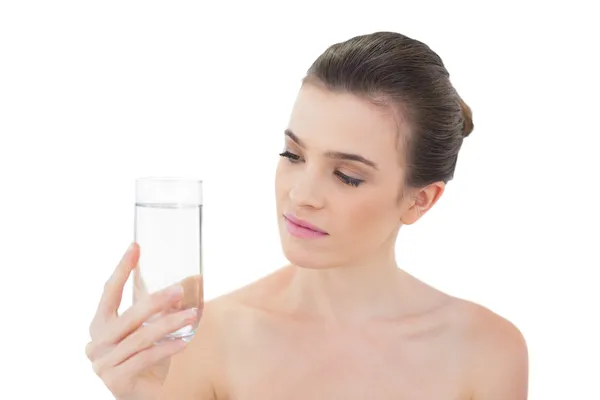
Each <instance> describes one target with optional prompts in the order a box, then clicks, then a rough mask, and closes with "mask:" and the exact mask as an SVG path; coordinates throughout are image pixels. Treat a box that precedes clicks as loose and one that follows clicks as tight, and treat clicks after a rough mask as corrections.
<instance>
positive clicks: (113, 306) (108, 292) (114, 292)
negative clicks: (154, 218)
mask: <svg viewBox="0 0 600 400" xmlns="http://www.w3.org/2000/svg"><path fill="white" fill-rule="evenodd" d="M139 250H140V248H139V246H138V245H137V244H136V243H132V244H131V246H129V248H128V249H127V251H126V252H125V254H124V255H123V257H122V258H121V261H120V262H119V264H118V265H117V267H116V268H115V270H114V271H113V273H112V275H111V276H110V278H109V279H108V280H107V281H106V283H105V284H104V291H103V292H102V297H101V298H100V302H99V303H98V310H97V311H96V317H97V318H99V319H103V320H107V319H109V318H110V317H114V316H115V315H116V314H117V311H118V309H119V305H120V304H121V298H122V296H123V288H124V286H125V283H126V282H127V279H128V278H129V275H130V274H131V270H132V269H133V268H134V267H135V266H136V264H137V263H138V261H139V257H140V251H139ZM96 317H95V318H96Z"/></svg>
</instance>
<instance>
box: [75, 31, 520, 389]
mask: <svg viewBox="0 0 600 400" xmlns="http://www.w3.org/2000/svg"><path fill="white" fill-rule="evenodd" d="M472 129H473V122H472V119H471V111H470V109H469V107H468V106H467V105H466V104H465V103H464V102H463V101H462V99H461V98H460V97H459V95H458V94H457V92H456V91H455V89H454V88H453V86H452V84H451V83H450V80H449V74H448V72H447V71H446V69H445V67H444V65H443V63H442V60H441V59H440V57H439V56H438V55H437V54H436V53H435V52H433V51H432V50H431V49H430V48H429V47H428V46H426V45H425V44H423V43H421V42H419V41H416V40H413V39H411V38H408V37H406V36H403V35H401V34H398V33H390V32H378V33H373V34H370V35H363V36H358V37H354V38H352V39H350V40H348V41H346V42H343V43H338V44H335V45H333V46H331V47H330V48H328V49H327V50H326V51H325V52H324V53H323V54H322V55H321V56H320V57H319V58H318V59H317V60H316V61H315V62H314V63H313V65H312V66H311V67H310V69H309V70H308V74H307V76H306V77H305V79H304V81H303V85H302V87H301V89H300V91H299V93H298V97H297V100H296V102H295V104H294V107H293V110H292V113H291V117H290V121H289V125H288V127H287V129H286V130H285V132H284V138H283V139H284V141H285V146H284V149H283V152H282V153H281V154H280V156H281V160H280V162H279V165H278V167H277V175H276V184H275V190H276V195H277V215H278V221H279V228H280V236H281V244H282V247H283V250H284V254H285V256H286V258H287V259H288V260H289V262H290V264H289V265H287V266H284V267H282V268H281V269H279V270H277V271H276V272H274V273H273V274H271V275H269V276H266V277H264V278H263V279H260V280H258V281H256V282H253V283H252V284H250V285H248V286H245V287H243V288H241V289H239V290H237V291H235V292H233V293H230V294H227V295H225V296H222V297H219V298H217V299H215V300H212V301H210V302H207V304H206V305H205V308H204V312H203V316H202V320H201V322H200V325H199V328H198V331H197V334H196V336H195V338H194V339H193V340H192V341H191V342H190V343H189V344H188V345H187V346H186V345H185V344H184V343H183V342H172V343H168V344H165V345H160V346H152V343H153V341H154V340H156V339H158V338H160V337H161V336H162V335H163V334H165V333H168V332H171V331H173V330H175V329H177V328H179V327H181V326H183V325H185V324H187V323H189V321H190V320H189V319H188V318H189V317H187V318H186V316H184V315H183V314H175V315H174V316H170V317H166V318H165V319H164V320H163V321H162V324H160V325H159V324H157V326H155V327H153V328H145V329H144V330H139V329H138V327H139V326H140V324H141V322H142V321H143V320H144V319H145V318H147V317H148V316H149V315H152V314H154V313H155V312H156V311H157V310H159V309H161V308H162V307H165V306H166V305H167V304H169V303H170V302H177V301H179V300H180V299H181V292H177V291H175V292H173V291H171V293H169V292H165V293H162V294H158V295H156V296H155V297H154V298H153V299H152V300H149V301H148V302H146V303H138V304H136V305H135V306H134V307H132V308H131V309H130V310H129V311H128V312H126V313H124V314H123V315H122V316H119V317H117V316H116V311H115V310H116V309H117V307H118V304H119V301H120V294H121V292H122V287H123V284H124V282H125V280H126V279H127V276H128V275H129V271H130V270H131V268H132V267H133V266H134V265H135V263H136V262H137V257H139V248H138V247H137V246H135V245H134V246H133V248H132V250H131V251H129V252H128V253H127V254H126V256H125V257H124V258H123V260H122V262H121V263H120V264H119V266H118V267H117V269H116V271H115V274H114V275H113V277H112V278H111V279H110V280H109V281H108V283H107V286H106V290H105V294H104V296H103V299H102V300H101V302H100V306H99V310H98V314H97V316H96V318H95V319H94V322H93V323H92V326H91V332H92V341H91V342H90V344H89V345H88V348H87V353H88V356H89V357H90V359H91V360H92V361H93V364H94V367H95V370H96V372H97V373H98V374H99V375H100V376H101V377H102V379H103V380H104V382H105V384H106V385H107V386H108V387H109V388H110V389H111V390H112V392H113V393H114V394H115V396H116V397H117V398H119V399H144V400H146V399H178V400H184V399H201V400H206V399H261V400H268V399H286V400H292V399H344V400H348V399H377V400H384V399H416V398H419V399H436V400H439V399H473V400H496V399H498V400H508V399H511V400H517V399H519V400H521V399H526V397H527V380H528V377H527V375H528V359H527V349H526V345H525V342H524V339H523V337H522V335H521V334H520V332H519V331H518V329H517V328H516V327H515V326H514V325H513V324H511V323H510V322H509V321H507V320H506V319H504V318H502V317H500V316H498V315H496V314H495V313H493V312H491V311H490V310H488V309H486V308H484V307H482V306H480V305H477V304H474V303H472V302H468V301H465V300H462V299H458V298H455V297H452V296H450V295H448V294H445V293H442V292H440V291H439V290H436V289H435V288H433V287H431V286H428V285H427V284H425V283H423V282H421V281H419V280H418V279H416V278H415V277H413V276H411V275H409V274H408V273H407V272H405V271H403V270H402V269H400V268H398V266H397V264H396V261H395V255H394V249H395V242H396V238H397V235H398V231H399V229H400V228H401V227H402V226H403V225H410V224H413V223H415V222H416V221H418V220H419V218H421V217H422V216H423V215H424V214H425V213H426V212H427V211H428V210H429V209H430V208H431V207H432V206H433V205H435V203H436V202H437V201H438V200H439V198H440V197H441V195H442V194H443V193H444V190H445V186H446V184H447V183H448V181H450V180H451V179H452V177H453V174H454V169H455V166H456V161H457V156H458V152H459V149H460V147H461V145H462V142H463V139H464V138H465V137H467V136H468V135H469V134H470V133H471V131H472ZM252 262H256V261H249V263H252ZM184 347H185V349H184ZM182 350H183V351H182Z"/></svg>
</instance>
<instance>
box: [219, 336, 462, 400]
mask: <svg viewBox="0 0 600 400" xmlns="http://www.w3.org/2000/svg"><path fill="white" fill-rule="evenodd" d="M375 339H376V338H372V337H370V338H365V337H360V336H359V337H356V336H337V337H332V338H324V337H322V336H319V335H315V336H310V335H306V336H294V335H292V336H287V337H286V336H280V337H255V340H253V341H248V342H247V343H245V344H242V345H240V346H239V347H238V348H237V349H236V348H235V347H234V348H232V349H231V350H232V352H231V353H230V354H229V355H228V357H227V358H228V360H227V363H226V364H227V373H226V381H227V387H228V392H229V397H230V399H231V400H254V399H260V400H271V399H272V400H280V399H286V400H295V399H299V400H300V399H302V400H311V399H328V400H329V399H334V400H335V399H343V400H354V399H356V400H359V399H369V400H373V399H377V400H386V399H422V400H425V399H432V400H433V399H436V400H438V399H444V400H446V399H447V400H454V399H456V400H458V399H462V398H463V391H464V372H463V368H462V366H463V365H462V364H461V354H459V352H457V351H455V350H453V349H452V348H451V347H450V346H445V345H444V344H443V343H440V342H439V341H436V340H428V339H427V338H417V339H414V338H413V339H410V340H406V339H402V338H379V340H375ZM234 351H235V352H234Z"/></svg>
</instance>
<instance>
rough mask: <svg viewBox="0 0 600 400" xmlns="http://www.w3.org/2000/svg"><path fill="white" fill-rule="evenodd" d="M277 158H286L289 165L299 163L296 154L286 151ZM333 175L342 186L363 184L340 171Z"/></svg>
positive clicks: (361, 181) (298, 157)
mask: <svg viewBox="0 0 600 400" xmlns="http://www.w3.org/2000/svg"><path fill="white" fill-rule="evenodd" d="M279 156H280V157H284V158H287V159H288V161H289V162H291V163H297V162H299V161H300V156H299V155H298V154H294V153H291V152H290V151H288V150H286V151H284V152H283V153H280V154H279ZM334 175H335V176H337V178H338V179H339V180H340V181H342V182H343V183H344V184H346V185H348V186H352V187H358V186H359V185H360V184H361V183H363V182H364V180H362V179H358V178H353V177H351V176H348V175H346V174H343V173H341V172H340V171H335V172H334Z"/></svg>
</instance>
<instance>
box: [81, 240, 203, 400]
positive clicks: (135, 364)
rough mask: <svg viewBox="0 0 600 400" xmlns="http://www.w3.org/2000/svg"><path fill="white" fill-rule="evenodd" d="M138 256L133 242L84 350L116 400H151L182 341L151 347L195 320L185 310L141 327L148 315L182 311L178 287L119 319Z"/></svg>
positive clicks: (108, 289) (108, 285)
mask: <svg viewBox="0 0 600 400" xmlns="http://www.w3.org/2000/svg"><path fill="white" fill-rule="evenodd" d="M139 254H140V250H139V247H138V246H137V245H136V244H135V243H134V244H133V245H132V246H131V247H130V248H129V250H128V251H127V253H125V255H124V256H123V258H122V259H121V262H120V263H119V265H118V266H117V268H116V269H115V271H114V272H113V274H112V276H111V277H110V278H109V279H108V281H107V282H106V284H105V287H104V292H103V294H102V297H101V299H100V302H99V304H98V309H97V311H96V315H95V316H94V318H93V320H92V323H91V324H90V336H91V341H90V342H89V343H88V345H87V346H86V354H87V356H88V358H89V359H90V361H91V362H92V366H93V369H94V371H95V372H96V374H97V375H98V376H99V377H100V378H101V379H102V381H103V382H104V384H105V385H106V387H107V388H108V389H109V390H110V391H111V392H112V394H113V395H114V396H115V398H116V399H119V400H138V399H139V400H150V399H153V398H155V396H156V395H157V393H158V392H159V390H160V387H161V385H162V383H163V381H164V379H165V377H166V375H167V372H168V369H169V360H170V358H171V356H173V355H174V354H176V353H178V352H179V351H181V350H183V349H184V347H185V345H186V342H185V341H183V340H166V341H163V342H161V343H160V344H155V343H156V342H158V341H159V340H160V339H162V338H163V337H164V336H165V335H166V334H168V333H171V332H174V331H176V330H178V329H180V328H182V327H184V326H186V325H189V324H193V323H194V322H195V321H196V319H197V318H198V313H197V310H194V309H188V310H185V311H177V312H174V313H172V312H171V313H167V314H164V315H163V316H161V317H160V318H159V319H157V320H155V321H153V322H152V324H151V325H147V326H142V324H143V322H145V321H147V320H148V319H150V317H152V316H155V315H157V314H159V313H161V312H166V311H172V310H173V308H175V309H179V308H181V305H182V300H183V299H182V297H183V288H182V287H181V286H174V287H169V288H167V289H165V290H163V291H160V292H157V293H154V294H152V295H150V296H147V297H144V298H143V299H141V300H139V302H136V303H135V304H133V306H131V307H130V308H129V309H128V310H127V311H125V312H124V313H123V314H122V315H118V308H119V305H120V303H121V298H122V295H123V287H124V285H125V283H126V282H127V279H128V277H129V274H130V273H131V271H132V270H133V268H134V267H135V266H136V264H137V262H138V260H139Z"/></svg>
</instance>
